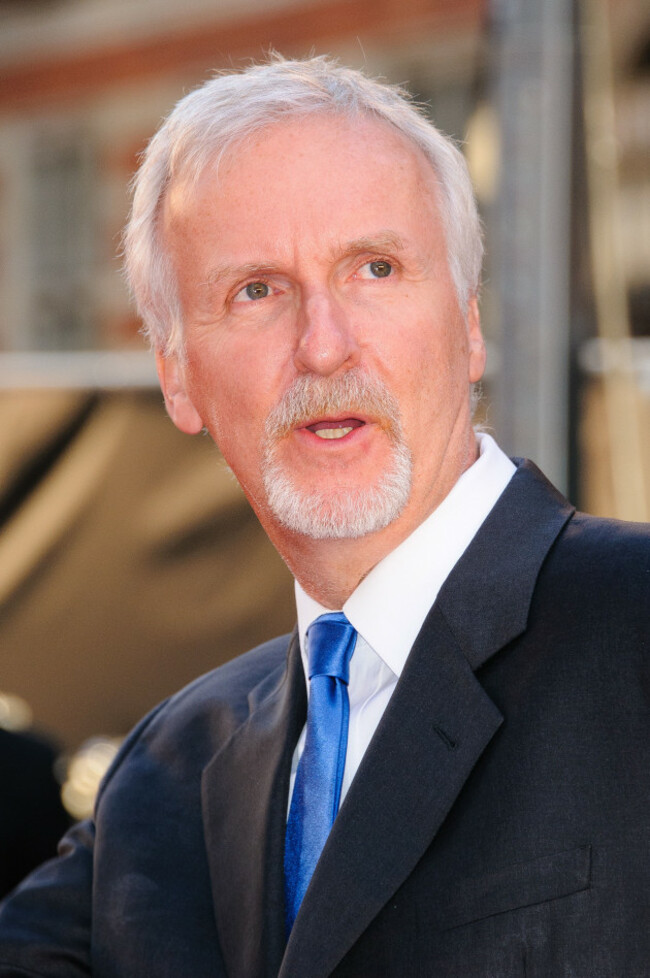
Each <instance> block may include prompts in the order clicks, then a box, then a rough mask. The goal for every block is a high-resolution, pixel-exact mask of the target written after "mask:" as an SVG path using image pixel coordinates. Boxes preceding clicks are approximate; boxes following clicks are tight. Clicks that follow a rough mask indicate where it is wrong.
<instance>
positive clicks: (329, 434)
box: [305, 418, 365, 441]
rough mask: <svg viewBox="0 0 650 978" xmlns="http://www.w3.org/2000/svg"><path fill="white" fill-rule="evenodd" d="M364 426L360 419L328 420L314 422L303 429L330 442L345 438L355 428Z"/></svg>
mask: <svg viewBox="0 0 650 978" xmlns="http://www.w3.org/2000/svg"><path fill="white" fill-rule="evenodd" d="M364 424H365V421H361V420H360V418H337V419H336V420H334V419H330V418H328V419H326V420H325V421H315V422H314V424H308V425H305V427H306V429H307V431H311V432H313V434H315V435H317V436H318V437H319V438H323V439H325V440H329V441H331V440H334V439H337V438H345V436H346V435H349V434H350V432H351V431H353V430H354V429H355V428H361V427H362V426H363V425H364Z"/></svg>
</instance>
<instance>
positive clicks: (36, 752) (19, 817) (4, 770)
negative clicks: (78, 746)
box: [0, 729, 70, 896]
mask: <svg viewBox="0 0 650 978" xmlns="http://www.w3.org/2000/svg"><path fill="white" fill-rule="evenodd" d="M55 759H56V751H55V749H54V748H53V746H52V745H51V744H50V743H48V742H47V741H45V740H42V739H41V738H39V737H36V736H34V735H32V734H27V733H13V732H11V731H8V730H1V729H0V896H4V895H5V894H7V893H8V892H9V891H10V890H12V889H13V888H14V886H16V884H17V883H20V881H21V880H22V879H23V877H24V876H26V875H27V873H29V872H30V871H31V870H32V869H35V867H36V866H38V865H40V863H42V862H44V860H46V859H49V858H51V857H52V856H54V855H56V848H57V843H58V841H59V839H60V838H61V836H62V835H63V833H64V832H65V831H66V829H68V828H69V826H70V821H69V819H68V817H67V815H66V812H65V809H64V808H63V805H62V804H61V798H60V786H59V783H58V781H57V780H56V778H55V776H54V770H53V769H54V762H55Z"/></svg>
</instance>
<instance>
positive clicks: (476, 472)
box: [295, 432, 515, 676]
mask: <svg viewBox="0 0 650 978" xmlns="http://www.w3.org/2000/svg"><path fill="white" fill-rule="evenodd" d="M477 440H478V443H479V450H480V454H479V457H478V459H477V460H476V461H475V462H474V464H473V465H471V466H470V468H469V469H467V470H466V471H465V472H464V473H463V474H462V475H461V477H460V479H459V480H458V482H457V483H456V484H455V486H454V487H453V489H452V490H451V492H450V493H449V494H448V495H447V496H446V497H445V498H444V499H443V501H442V502H441V503H440V505H439V506H438V508H437V509H435V510H434V512H433V513H431V515H430V516H428V517H427V519H426V520H425V521H424V522H423V523H421V524H420V526H418V527H417V528H416V529H415V530H414V531H413V533H411V534H410V536H408V537H407V538H406V539H405V540H403V541H402V543H401V544H400V545H399V546H398V547H396V548H395V550H393V551H391V553H389V554H387V556H386V557H384V558H383V560H381V561H380V562H379V563H378V564H377V565H376V566H375V567H373V569H372V570H371V571H370V573H369V574H368V575H367V576H366V577H365V578H364V579H363V581H362V582H361V583H360V584H359V586H358V587H357V588H356V590H355V591H353V593H352V594H351V595H350V597H349V598H348V600H347V601H346V602H345V604H344V605H343V608H342V610H343V612H344V613H345V615H346V616H347V618H348V620H349V621H350V623H351V624H352V625H353V626H354V628H356V630H357V631H358V632H359V634H360V635H362V636H363V638H364V639H365V640H366V642H367V643H368V644H369V645H370V646H371V647H372V648H373V649H374V651H375V652H376V653H377V654H378V655H379V656H380V657H381V659H383V661H384V662H385V663H386V665H387V666H388V667H389V668H390V669H391V670H392V671H393V672H394V673H395V675H396V676H400V675H401V673H402V669H403V668H404V664H405V662H406V659H407V656H408V654H409V652H410V650H411V646H412V645H413V643H414V641H415V639H416V638H417V635H418V632H419V631H420V629H421V627H422V624H423V622H424V619H425V618H426V616H427V614H428V612H429V609H430V608H431V605H432V604H433V602H434V601H435V599H436V597H437V596H438V592H439V590H440V588H441V587H442V585H443V584H444V582H445V580H446V579H447V577H448V575H449V573H450V572H451V570H452V568H453V567H454V565H455V564H456V563H457V561H458V560H459V559H460V557H461V556H462V555H463V553H464V552H465V550H466V549H467V547H468V545H469V543H470V542H471V540H472V539H473V537H474V536H475V534H476V532H477V531H478V529H479V527H480V526H481V524H482V523H483V522H484V520H485V518H486V517H487V515H488V513H489V512H490V510H491V509H492V507H493V506H494V504H495V503H496V501H497V499H498V498H499V496H500V495H501V493H502V492H503V490H504V489H505V487H506V486H507V484H508V483H509V482H510V479H511V478H512V476H513V474H514V472H515V466H514V465H513V463H512V462H511V461H510V459H509V458H508V457H507V455H505V454H504V453H503V452H502V451H501V449H500V448H499V447H498V445H497V444H496V442H495V441H494V439H493V438H492V437H491V436H490V435H488V434H486V433H484V432H481V433H478V434H477ZM295 587H296V606H297V611H298V632H299V636H300V648H301V650H302V654H303V662H304V661H305V659H306V652H305V649H306V643H305V635H306V632H307V629H308V628H309V626H310V625H311V623H312V622H313V621H315V619H316V618H318V617H319V616H320V615H323V614H326V613H327V612H328V611H330V610H331V609H328V608H324V607H323V606H322V605H320V604H319V603H318V601H315V600H314V599H313V598H311V597H310V596H309V595H308V594H306V593H305V591H303V589H302V587H301V586H300V584H299V583H298V582H297V581H296V585H295Z"/></svg>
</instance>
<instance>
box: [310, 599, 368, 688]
mask: <svg viewBox="0 0 650 978" xmlns="http://www.w3.org/2000/svg"><path fill="white" fill-rule="evenodd" d="M356 643H357V633H356V631H355V630H354V628H353V627H352V625H351V624H350V622H349V621H348V620H347V618H346V617H345V615H344V614H343V613H342V612H340V611H337V612H332V613H331V614H328V615H321V616H320V618H317V619H316V621H314V622H312V624H311V625H310V626H309V628H308V629H307V650H308V652H309V678H310V679H311V678H312V677H313V676H333V677H334V678H335V679H340V680H342V681H343V682H344V683H346V685H347V683H348V682H349V679H350V659H351V658H352V653H353V652H354V647H355V645H356Z"/></svg>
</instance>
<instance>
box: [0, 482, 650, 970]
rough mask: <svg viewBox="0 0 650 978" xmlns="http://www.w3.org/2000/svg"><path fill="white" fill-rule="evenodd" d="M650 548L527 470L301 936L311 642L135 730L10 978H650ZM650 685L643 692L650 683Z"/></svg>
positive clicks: (327, 861) (423, 659) (331, 862)
mask: <svg viewBox="0 0 650 978" xmlns="http://www.w3.org/2000/svg"><path fill="white" fill-rule="evenodd" d="M649 599H650V534H649V532H648V528H645V529H644V528H642V527H630V526H627V525H624V524H614V523H612V522H609V521H604V520H597V519H594V518H591V517H586V516H581V515H577V514H574V513H573V510H572V508H571V507H570V506H569V505H568V504H567V503H566V501H565V500H563V499H562V498H561V497H560V496H559V495H558V494H557V493H556V492H555V491H554V490H553V489H552V487H550V486H549V485H548V483H547V482H546V481H545V480H544V479H543V477H542V476H541V475H540V474H539V473H538V472H537V471H536V470H535V469H534V467H532V466H529V465H524V466H522V467H520V468H519V471H518V472H517V474H516V475H515V476H514V478H513V480H512V482H511V483H510V486H509V487H508V488H507V490H506V491H505V493H504V495H503V496H502V497H501V499H500V500H499V502H498V503H497V505H496V507H495V509H494V510H493V512H492V513H491V514H490V516H489V518H488V520H487V521H486V523H485V524H484V526H483V527H482V529H481V530H480V532H479V533H478V535H477V536H476V538H475V539H474V541H473V542H472V544H471V545H470V547H469V548H468V550H467V551H466V553H465V554H464V555H463V557H462V558H461V560H460V561H459V563H458V564H457V566H456V568H455V569H454V571H453V572H452V574H451V575H450V577H449V578H448V580H447V582H446V584H445V586H444V588H443V589H442V591H441V593H440V595H439V597H438V600H437V601H436V602H435V604H434V606H433V607H432V609H431V611H430V613H429V615H428V617H427V620H426V622H425V624H424V626H423V629H422V631H421V634H420V635H419V637H418V639H417V641H416V643H415V645H414V647H413V649H412V652H411V654H410V656H409V659H408V662H407V665H406V668H405V670H404V673H403V675H402V677H401V679H400V682H399V683H398V686H397V688H396V690H395V693H394V695H393V697H392V699H391V702H390V704H389V706H388V708H387V711H386V713H385V715H384V718H383V720H382V721H381V723H380V726H379V728H378V730H377V733H376V736H375V737H374V739H373V741H372V743H371V745H370V747H369V748H368V751H367V753H366V756H365V757H364V759H363V762H362V764H361V766H360V768H359V771H358V774H357V776H356V778H355V780H354V782H353V783H352V786H351V788H350V790H349V793H348V795H347V797H346V799H345V801H344V803H343V805H342V807H341V811H340V813H339V816H338V818H337V821H336V823H335V825H334V828H333V830H332V833H331V835H330V837H329V839H328V842H327V844H326V847H325V849H324V851H323V854H322V857H321V860H320V862H319V864H318V866H317V868H316V871H315V874H314V877H313V879H312V883H311V885H310V887H309V890H308V891H307V894H306V896H305V900H304V902H303V905H302V907H301V910H300V913H299V915H298V918H297V920H296V923H295V926H294V929H293V932H292V934H291V937H290V940H289V943H288V945H287V946H286V947H285V940H284V928H283V897H282V854H283V839H284V828H285V819H286V810H287V791H288V783H289V769H290V760H291V754H292V751H293V748H294V744H295V742H296V740H297V737H298V734H299V731H300V728H301V726H302V724H303V722H304V719H305V688H304V679H303V677H302V674H301V671H300V661H299V655H298V648H297V642H296V639H295V636H294V637H293V638H292V639H291V641H290V642H289V655H288V667H287V665H286V662H285V660H286V652H287V639H286V638H284V639H277V640H275V641H273V642H270V643H268V644H267V645H264V646H262V647H261V648H259V649H256V650H254V651H253V652H250V653H248V654H247V655H245V656H243V657H242V658H240V659H238V660H236V661H234V662H231V663H229V664H228V665H225V666H223V667H222V668H220V669H218V670H217V671H216V672H214V673H212V674H210V675H208V676H206V677H204V678H202V679H199V680H198V681H197V682H195V683H194V684H193V685H191V686H190V687H188V688H187V689H185V690H184V691H182V692H181V693H179V694H178V695H176V696H175V697H173V698H172V699H171V700H169V701H168V702H167V703H165V704H163V705H162V706H160V707H159V708H158V709H157V710H156V711H154V712H153V713H152V714H151V715H150V716H149V717H148V718H147V719H146V720H145V721H144V722H143V723H142V724H141V725H140V726H139V728H137V729H136V730H135V732H134V733H133V734H132V735H131V737H130V738H129V740H128V741H127V743H126V745H125V747H124V749H123V751H122V753H121V755H120V757H119V758H118V760H117V762H116V764H115V765H114V767H113V769H112V771H111V772H110V774H109V776H108V778H107V781H106V783H105V785H104V787H103V791H102V793H101V796H100V799H99V802H98V806H97V812H96V819H95V823H94V824H83V825H81V826H79V827H78V828H77V829H76V830H74V831H73V833H72V834H71V835H70V836H69V837H68V840H67V841H66V842H65V843H64V845H63V849H62V855H61V857H60V860H59V861H58V862H55V863H52V864H49V865H47V866H46V867H45V868H43V869H41V870H40V871H39V872H38V873H37V874H36V875H35V876H33V877H32V878H31V880H29V881H28V882H27V883H26V884H25V885H24V886H23V887H22V888H20V889H19V890H18V891H17V892H16V893H15V895H14V896H13V898H12V899H10V900H9V901H8V902H7V903H6V904H5V905H4V908H3V911H2V913H1V914H0V962H2V963H1V964H0V975H1V976H3V978H8V976H19V975H20V976H25V975H31V976H38V975H47V976H65V978H73V976H77V975H85V974H89V973H92V974H93V975H94V976H96V978H158V976H161V978H162V976H168V978H208V976H209V978H219V976H228V978H262V976H264V978H272V976H273V978H275V976H277V975H280V976H281V978H325V976H329V975H332V976H336V978H389V976H390V978H402V976H403V978H418V976H422V978H425V976H426V978H515V976H516V978H523V976H526V978H569V976H571V978H641V976H646V975H648V974H650V928H649V927H648V922H649V921H648V909H649V906H650V897H649V882H648V877H649V872H648V864H647V855H648V818H649V812H650V807H649V805H648V794H647V782H648V764H647V717H648V702H647V699H644V697H643V690H644V684H643V679H644V671H645V670H647V663H648V655H647V653H648V642H649V638H648V635H649V608H650V600H649ZM645 689H646V692H647V689H648V687H647V684H646V686H645Z"/></svg>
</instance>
